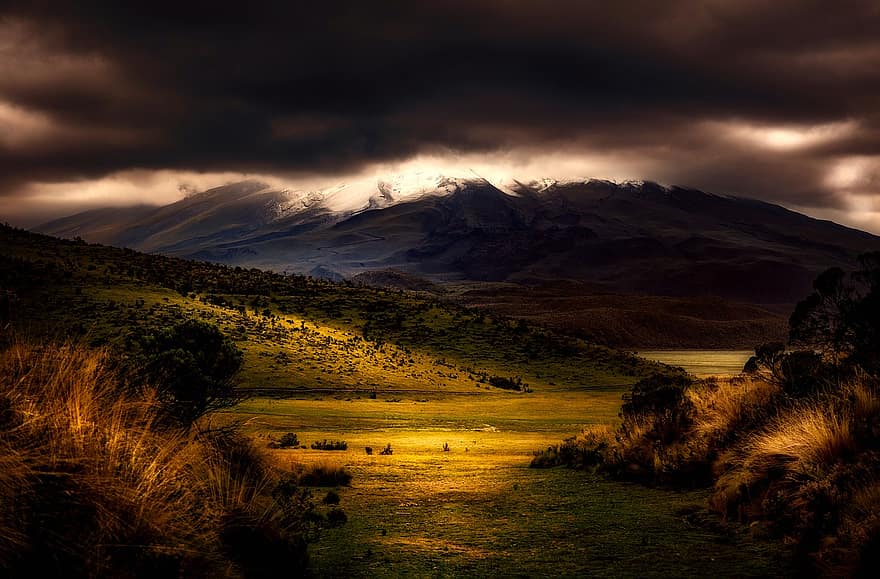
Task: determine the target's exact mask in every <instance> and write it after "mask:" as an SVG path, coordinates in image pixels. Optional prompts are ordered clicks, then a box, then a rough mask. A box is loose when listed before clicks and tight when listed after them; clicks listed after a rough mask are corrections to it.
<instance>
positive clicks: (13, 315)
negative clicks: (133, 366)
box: [0, 228, 790, 577]
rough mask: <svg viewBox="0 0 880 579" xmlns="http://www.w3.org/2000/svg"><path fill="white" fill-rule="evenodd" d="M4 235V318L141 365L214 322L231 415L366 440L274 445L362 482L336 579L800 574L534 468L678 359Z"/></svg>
mask: <svg viewBox="0 0 880 579" xmlns="http://www.w3.org/2000/svg"><path fill="white" fill-rule="evenodd" d="M0 241H2V242H3V249H4V251H3V253H2V254H0V289H2V290H4V291H3V292H2V293H0V297H2V298H3V299H4V300H5V302H4V303H2V304H0V306H2V308H0V314H2V318H0V322H3V323H8V324H10V326H12V327H13V328H15V329H16V331H18V332H20V333H21V334H23V335H27V336H31V337H37V338H40V337H46V336H48V337H51V338H55V339H59V340H74V341H80V342H85V343H86V344H89V345H91V346H102V347H107V348H109V349H110V350H111V351H113V352H115V354H116V356H117V357H118V359H119V360H121V361H125V360H126V358H127V356H129V355H132V353H134V354H136V353H137V347H138V346H137V344H138V341H139V340H140V339H141V338H142V337H143V336H146V335H149V334H150V333H151V332H155V331H157V330H161V329H162V328H168V327H171V326H174V325H175V324H178V323H180V322H182V321H185V320H191V319H197V320H202V321H205V322H208V323H210V324H212V325H215V326H216V327H217V328H219V329H220V330H221V331H222V332H223V333H224V334H225V335H226V336H228V337H229V338H230V339H231V340H233V341H234V342H235V344H236V346H237V347H238V348H240V349H241V351H242V352H243V354H244V365H243V367H242V370H241V373H240V375H239V381H240V389H241V390H240V391H241V393H242V394H243V395H245V396H247V397H249V399H248V400H246V401H244V402H242V403H241V404H239V405H238V406H236V407H234V408H232V409H230V410H227V411H224V412H222V413H220V414H216V415H214V416H213V417H211V420H212V421H213V422H215V423H237V424H239V425H240V427H241V429H242V430H243V431H244V432H245V433H246V434H247V435H249V436H251V437H252V438H253V439H254V440H256V441H257V443H258V444H259V445H260V446H263V447H264V448H268V446H269V443H270V442H271V441H273V440H276V439H278V438H279V437H280V436H281V435H283V434H285V433H291V432H292V433H296V434H297V435H298V437H299V439H300V441H302V442H303V443H306V444H307V445H310V444H311V443H313V442H316V441H321V440H324V439H327V440H344V441H346V442H347V444H348V448H347V450H344V451H320V450H312V449H311V448H306V449H290V450H281V449H274V450H267V451H268V452H269V453H270V454H271V455H272V456H273V457H274V458H275V459H276V460H277V462H278V464H279V465H280V466H282V467H283V468H285V469H294V468H297V467H300V466H304V465H305V466H307V465H310V464H315V463H318V462H321V461H330V462H331V463H334V464H338V465H340V466H344V467H345V468H346V469H348V470H349V471H350V472H351V473H352V475H353V481H352V484H351V487H346V488H342V489H339V491H338V492H339V494H340V495H341V506H342V508H343V509H344V510H345V512H346V513H347V514H348V522H347V524H345V525H344V526H341V527H338V528H331V529H326V530H325V531H324V533H323V536H322V538H321V540H320V541H318V542H317V543H315V544H314V545H312V547H311V549H310V552H311V558H312V566H313V570H314V572H315V573H316V574H317V575H318V576H492V575H497V576H517V575H519V576H535V575H547V574H553V575H560V576H573V575H580V576H583V575H609V576H640V577H644V576H650V575H654V576H670V575H684V574H696V575H716V576H732V575H735V576H768V575H773V576H779V575H786V574H789V571H790V569H789V568H788V567H786V564H785V563H781V562H780V557H783V556H784V549H783V547H782V546H781V545H778V544H773V543H769V542H764V541H762V540H758V539H755V538H752V537H751V536H750V535H749V534H748V532H746V531H745V530H743V529H741V528H737V527H732V526H726V525H721V524H720V523H718V521H717V520H715V519H713V518H712V517H710V516H709V515H708V514H707V513H706V510H705V504H706V495H705V493H702V492H688V493H681V492H670V491H667V490H659V489H650V488H646V487H642V486H635V485H627V484H624V483H619V482H610V481H607V480H604V479H601V478H599V477H597V476H594V475H590V474H586V473H580V472H573V471H568V470H565V469H550V470H537V469H530V468H528V465H529V462H530V459H531V457H532V455H533V453H534V452H535V451H537V450H541V449H543V448H546V447H547V446H548V445H551V444H555V443H558V442H559V441H560V440H561V439H563V438H566V437H568V436H571V435H573V434H575V433H577V432H578V431H579V430H580V429H581V428H582V427H583V426H584V425H586V424H591V423H609V422H614V421H616V420H617V414H618V409H619V405H620V396H621V394H622V393H623V392H625V391H626V390H627V389H628V388H629V386H631V385H632V384H633V383H634V382H635V381H636V380H638V379H639V378H640V377H644V376H646V375H648V374H650V373H652V372H658V371H660V372H662V371H664V366H662V365H661V364H658V363H656V362H648V361H645V360H642V359H639V358H636V357H634V356H632V355H631V354H628V353H625V352H618V351H615V350H612V349H609V348H607V347H604V346H600V345H597V344H594V343H591V342H589V341H586V340H583V339H580V338H576V337H572V336H569V335H566V334H562V333H558V332H556V331H554V330H551V329H548V328H544V327H541V326H536V325H533V324H529V323H526V322H523V321H518V320H514V319H510V318H505V317H503V316H499V315H495V314H493V313H491V312H485V311H481V310H472V309H468V308H465V307H461V306H460V305H456V304H452V303H447V302H443V301H441V300H439V299H437V298H436V297H427V296H420V295H415V294H409V293H401V292H397V291H389V290H378V289H370V288H363V287H357V286H353V285H346V284H332V283H328V282H324V281H320V280H314V279H309V278H303V277H296V276H282V275H277V274H273V273H270V272H262V271H258V270H242V269H239V268H228V267H222V266H217V265H212V264H206V263H195V262H186V261H183V260H177V259H172V258H167V257H161V256H151V255H145V254H139V253H136V252H133V251H128V250H120V249H114V248H107V247H102V246H96V245H87V244H84V243H79V242H64V241H60V240H55V239H52V238H48V237H44V236H37V235H32V234H28V233H26V232H21V231H16V230H11V229H9V228H3V229H2V230H0ZM389 444H390V445H391V448H392V450H393V454H391V455H380V454H379V451H380V450H381V449H383V448H385V447H386V445H389ZM447 444H448V447H449V450H448V451H444V450H443V448H444V445H447ZM366 447H371V448H373V449H374V452H373V454H372V455H368V454H367V452H366V451H365V449H366ZM326 493H327V489H315V490H314V494H315V498H317V499H318V500H320V499H322V498H323V497H324V495H325V494H326Z"/></svg>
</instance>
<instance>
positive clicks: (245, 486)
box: [0, 335, 320, 577]
mask: <svg viewBox="0 0 880 579" xmlns="http://www.w3.org/2000/svg"><path fill="white" fill-rule="evenodd" d="M0 337H4V338H8V335H5V336H0ZM7 342H8V340H7ZM109 362H110V359H109V357H108V353H107V352H106V351H105V350H91V349H86V348H83V347H79V346H75V345H71V344H52V343H48V344H44V345H35V344H33V343H26V342H22V341H18V340H13V341H12V342H11V343H5V344H3V347H2V350H0V569H2V570H3V571H4V573H5V574H8V575H11V576H65V577H70V576H126V577H129V576H131V577H134V576H142V577H152V576H163V577H167V576H206V577H210V576H237V575H245V576H263V575H268V574H270V573H274V572H276V571H277V569H285V570H288V571H295V570H296V569H299V570H300V571H302V570H303V569H304V568H305V565H306V562H307V551H306V544H307V542H308V541H309V540H311V539H313V538H314V536H315V533H316V532H317V530H318V526H319V521H320V516H318V515H317V513H316V512H315V509H314V505H312V503H311V501H310V500H309V495H308V492H307V491H305V490H303V489H302V488H300V487H299V486H297V485H296V484H295V481H292V480H291V478H290V477H289V476H284V475H283V474H281V473H279V472H277V471H276V470H275V469H274V468H273V467H272V466H271V465H270V464H269V463H268V462H267V460H266V459H265V458H264V457H263V456H262V455H261V453H260V452H258V451H257V450H256V449H255V447H253V446H252V445H251V444H250V443H249V442H248V441H247V440H246V439H244V438H243V437H241V436H239V435H237V434H235V433H234V432H231V431H204V430H201V429H199V428H185V427H181V426H174V425H173V424H172V423H169V421H168V420H167V419H166V418H167V416H166V409H165V408H163V405H162V403H161V400H160V396H159V395H158V393H157V391H156V390H154V389H149V388H144V389H139V391H138V392H136V393H135V392H132V391H131V390H130V389H127V388H125V387H124V385H122V384H120V383H119V382H118V379H117V377H116V373H115V372H114V371H113V370H112V369H111V367H110V366H111V365H110V363H109Z"/></svg>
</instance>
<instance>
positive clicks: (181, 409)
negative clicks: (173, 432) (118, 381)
mask: <svg viewBox="0 0 880 579" xmlns="http://www.w3.org/2000/svg"><path fill="white" fill-rule="evenodd" d="M140 346H141V351H140V356H139V359H138V362H139V363H138V364H136V365H137V367H138V368H139V371H140V374H141V376H142V381H143V382H146V383H148V384H151V385H153V386H155V387H156V388H158V390H159V394H160V397H161V399H162V401H163V402H164V404H165V406H166V409H167V411H168V413H169V415H170V416H171V417H173V418H174V419H176V420H177V421H179V422H180V423H181V424H183V425H185V426H189V425H191V424H192V423H193V422H195V421H196V420H197V419H198V418H199V417H200V416H202V415H204V414H205V413H206V412H209V411H211V410H215V409H218V408H224V407H228V406H231V405H233V404H235V403H236V402H237V401H238V400H239V398H238V396H236V393H235V377H236V375H237V374H238V371H239V370H240V369H241V365H242V361H243V359H244V357H243V354H242V352H241V350H239V349H238V347H237V346H236V345H235V344H234V343H233V342H232V341H231V340H230V339H229V338H227V337H226V336H225V335H223V333H222V332H221V331H220V330H219V329H218V328H217V327H216V326H213V325H211V324H207V323H205V322H201V321H198V320H188V321H186V322H183V323H181V324H178V325H176V326H174V327H172V328H165V329H163V330H160V331H158V332H156V333H153V334H150V335H147V336H144V337H143V338H142V339H141V340H140Z"/></svg>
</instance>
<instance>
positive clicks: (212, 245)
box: [39, 176, 880, 348]
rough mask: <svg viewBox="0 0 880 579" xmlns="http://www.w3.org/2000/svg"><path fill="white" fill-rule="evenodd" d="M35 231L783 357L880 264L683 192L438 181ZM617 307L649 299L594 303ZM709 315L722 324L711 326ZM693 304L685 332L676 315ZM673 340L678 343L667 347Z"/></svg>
mask: <svg viewBox="0 0 880 579" xmlns="http://www.w3.org/2000/svg"><path fill="white" fill-rule="evenodd" d="M39 229H40V230H41V231H43V232H45V233H49V234H52V235H58V236H63V237H68V238H72V237H82V238H83V239H85V240H87V241H96V242H101V243H105V244H111V245H116V246H124V247H131V248H135V249H138V250H142V251H149V252H157V253H162V254H166V255H173V256H178V257H184V258H190V259H199V260H207V261H211V262H216V263H224V264H228V265H239V266H243V267H259V268H262V269H270V270H273V271H278V272H298V273H303V274H307V275H312V276H315V277H324V278H327V279H336V280H339V279H342V278H354V279H357V281H358V282H359V283H367V284H374V285H377V286H380V287H382V286H386V287H387V286H389V285H390V286H392V287H404V288H407V289H414V288H415V286H419V285H421V286H423V287H432V286H431V284H439V285H440V286H446V287H447V288H449V287H456V288H458V290H460V291H458V292H457V293H458V294H459V295H460V297H461V300H460V303H463V304H465V305H479V306H486V305H487V300H485V299H483V297H482V296H481V295H480V294H481V293H484V290H485V289H486V288H487V287H491V291H492V292H493V294H494V295H496V296H497V297H498V299H497V300H496V301H497V302H498V304H499V306H500V307H499V308H498V309H496V310H493V311H499V312H502V313H504V314H506V315H514V316H519V315H521V310H520V309H519V308H517V307H514V308H510V307H506V306H505V305H504V303H506V302H512V303H516V302H517V301H518V300H519V297H520V296H521V295H522V294H523V293H524V292H526V293H527V292H528V291H531V289H532V288H536V287H537V288H539V289H540V294H541V297H542V299H543V300H544V301H542V302H540V304H539V308H538V309H539V310H541V309H545V310H546V309H548V308H550V309H552V310H553V311H552V312H544V314H546V315H544V314H541V315H539V314H538V313H537V312H535V311H531V312H530V314H529V315H530V319H532V320H534V321H540V322H541V323H546V324H548V325H549V326H551V327H554V328H556V329H558V330H564V331H574V332H576V333H578V334H579V335H584V336H591V337H593V338H594V339H597V340H601V341H604V342H605V343H607V344H611V345H616V346H623V347H657V346H664V347H671V346H676V345H679V346H682V347H702V348H706V347H743V346H750V345H752V344H753V343H754V342H760V341H767V340H776V339H780V338H781V337H783V335H784V332H783V330H782V327H783V325H784V316H785V313H787V312H788V311H790V309H791V306H792V305H793V303H794V302H795V301H796V300H797V299H798V298H799V297H801V296H802V295H804V294H805V293H807V292H808V291H809V289H810V284H811V282H812V280H813V278H814V277H815V276H816V274H817V273H819V272H820V271H823V270H824V269H827V268H828V267H832V266H840V267H844V268H846V267H851V266H852V265H853V264H854V259H855V257H856V256H857V255H858V254H860V253H863V252H865V251H869V250H872V249H876V248H877V247H880V239H878V238H877V237H876V236H873V235H870V234H868V233H865V232H862V231H857V230H854V229H850V228H847V227H843V226H840V225H837V224H835V223H831V222H828V221H821V220H817V219H813V218H810V217H807V216H805V215H802V214H799V213H796V212H793V211H789V210H787V209H784V208H782V207H780V206H778V205H772V204H769V203H764V202H760V201H756V200H751V199H744V198H736V197H730V196H721V195H714V194H711V193H705V192H702V191H697V190H692V189H686V188H680V187H672V188H666V187H661V186H659V185H656V184H653V183H623V184H618V183H611V182H606V181H585V182H555V181H544V182H535V183H519V182H512V183H507V184H500V183H499V184H493V183H490V182H489V181H486V180H484V179H481V178H474V177H471V178H468V179H449V178H444V177H439V176H438V177H435V178H434V180H430V179H429V180H428V181H424V180H423V181H422V182H419V183H417V184H412V183H409V184H408V183H406V182H401V183H388V182H384V181H380V182H379V183H373V184H369V183H358V184H356V186H355V185H352V186H344V185H343V186H338V187H336V188H331V189H327V190H320V191H312V192H301V191H300V192H292V191H289V190H275V189H273V188H271V187H268V186H266V185H264V184H261V183H256V182H250V181H248V182H243V183H238V184H233V185H228V186H224V187H219V188H216V189H212V190H209V191H205V192H203V193H199V194H196V195H192V196H189V197H187V198H186V199H183V200H181V201H179V202H177V203H174V204H172V205H168V206H165V207H158V208H144V207H139V208H132V209H113V210H109V209H108V210H96V211H90V212H85V213H82V214H79V215H74V216H71V217H68V218H65V219H61V220H57V221H54V222H52V223H48V224H45V225H44V226H42V227H40V228H39ZM389 271H390V272H394V273H393V274H391V277H393V278H394V279H391V278H389V275H388V274H387V273H384V272H389ZM377 272H378V273H377ZM403 275H406V276H408V277H407V279H406V280H404V279H403V278H402V277H401V276H403ZM420 280H421V281H420ZM487 284H492V285H487ZM555 288H558V289H555ZM572 288H576V291H575V292H573V291H572ZM470 290H475V291H470ZM614 295H622V296H640V298H639V299H638V300H632V299H629V298H626V299H623V300H618V299H615V298H607V299H606V298H602V297H601V296H614ZM587 296H591V297H589V298H588V297H587ZM652 296H653V297H652ZM471 298H475V299H473V300H471ZM654 298H658V299H654ZM669 298H672V299H669ZM713 299H715V300H716V301H715V302H712V300H713ZM707 300H709V302H711V303H715V304H720V307H717V308H716V307H713V308H711V310H712V313H711V314H710V315H703V314H701V312H702V311H704V310H706V308H705V303H707ZM718 300H723V302H721V301H718ZM489 301H492V300H489ZM640 303H642V304H644V305H645V306H646V307H645V308H641V307H640V306H638V305H637V304H640ZM550 304H552V305H550ZM683 304H686V305H687V307H688V309H690V310H691V313H689V314H687V315H685V316H682V315H680V312H678V313H676V310H677V309H678V310H680V309H681V306H682V305H683ZM622 305H623V306H625V307H623V306H622ZM493 307H494V306H493ZM490 309H491V307H490ZM725 312H726V313H728V314H729V315H723V313H725ZM557 318H562V319H564V323H559V320H558V319H557ZM622 329H623V330H622ZM673 329H674V330H675V332H674V333H675V334H676V342H675V343H661V342H663V341H664V339H665V338H666V337H667V336H668V335H669V334H670V333H671V332H672V330H673ZM746 342H749V343H746Z"/></svg>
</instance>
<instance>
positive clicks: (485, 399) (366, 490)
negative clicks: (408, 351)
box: [216, 389, 792, 577]
mask: <svg viewBox="0 0 880 579" xmlns="http://www.w3.org/2000/svg"><path fill="white" fill-rule="evenodd" d="M620 393H621V392H620V390H615V389H609V390H601V391H580V392H577V391H575V392H550V393H532V394H528V395H525V394H508V393H480V394H477V395H464V394H460V395H459V394H453V395H442V396H430V397H425V398H419V399H412V398H409V397H402V398H395V399H391V400H383V399H375V400H371V399H369V398H366V397H362V398H357V397H354V398H353V397H348V396H345V397H343V396H335V397H334V396H326V397H324V398H313V397H308V398H303V399H298V400H290V399H254V400H250V401H248V402H245V403H243V404H241V405H240V406H238V407H237V408H235V409H234V410H233V411H230V412H229V413H225V414H224V415H223V417H219V416H218V417H217V418H216V419H218V420H220V419H222V418H226V419H234V420H237V421H239V422H240V423H241V424H242V426H243V430H244V432H246V433H248V434H250V435H251V436H253V437H254V438H255V439H256V440H258V441H260V442H261V443H262V444H268V442H269V441H270V440H277V439H278V438H280V436H282V435H283V434H285V433H288V432H295V433H297V435H298V437H299V440H300V441H301V442H302V443H303V444H304V445H305V446H306V447H308V446H309V445H310V443H311V442H312V441H319V440H324V439H328V440H345V441H346V442H347V443H348V448H347V450H345V451H321V450H312V449H311V448H299V449H276V450H271V451H270V452H271V453H272V455H273V458H274V459H275V460H277V461H279V463H281V464H287V465H291V466H293V465H312V464H323V463H330V464H331V465H335V466H342V467H344V468H345V469H346V470H348V471H349V472H350V473H351V474H352V475H353V479H352V482H351V485H350V487H341V488H337V489H336V490H337V491H338V493H339V494H340V496H341V507H342V508H344V510H345V512H346V513H347V514H348V516H349V521H348V523H347V524H346V525H344V526H342V527H339V528H334V529H330V530H327V531H325V532H324V533H323V534H322V537H321V539H320V541H318V542H317V543H316V544H314V545H313V546H312V548H311V550H310V553H311V557H312V569H313V572H314V573H315V574H316V576H319V577H334V576H336V577H341V576H355V577H358V576H360V577H404V576H414V577H432V576H433V577H460V576H473V577H484V576H521V577H528V576H543V575H547V574H548V573H550V572H551V570H552V573H553V574H554V575H558V576H563V577H565V576H592V575H603V576H618V577H620V576H626V577H669V576H682V575H696V576H708V575H715V576H719V577H728V576H739V577H743V576H784V575H788V574H791V573H792V568H791V567H790V564H789V563H788V562H787V559H786V558H785V557H786V551H785V549H784V548H783V547H782V546H781V545H778V544H774V543H770V542H767V541H764V540H760V539H755V538H753V537H751V536H750V535H749V534H748V532H747V531H746V530H745V528H742V527H737V526H735V525H734V526H725V525H722V524H721V523H720V521H719V520H718V519H717V518H714V517H712V516H709V515H708V514H707V513H706V512H705V504H706V497H707V494H706V492H704V491H696V492H670V491H667V490H659V489H651V488H647V487H643V486H640V485H635V484H627V483H621V482H614V481H609V480H607V479H603V478H602V477H600V476H598V475H593V474H589V473H584V472H577V471H571V470H567V469H547V470H539V469H532V468H529V462H530V460H531V459H532V456H533V453H534V451H535V449H540V448H545V447H546V446H547V445H548V444H552V443H554V442H557V441H558V440H559V439H560V438H564V437H567V436H569V435H570V434H571V433H572V432H575V431H577V430H578V429H579V428H581V427H582V426H584V424H585V423H589V422H593V423H596V424H603V423H610V422H612V421H615V420H616V419H617V412H618V409H619V406H620ZM387 444H390V445H391V447H392V449H393V454H392V455H386V456H383V455H379V454H378V452H379V450H380V449H382V448H384V447H385V446H386V445H387ZM444 444H448V446H449V450H448V451H444V450H443V447H444ZM366 447H371V448H373V449H374V453H373V454H372V455H367V454H366V452H365V448H366ZM328 490H329V489H315V491H314V492H315V496H317V497H318V498H321V497H322V496H323V495H324V493H326V492H328Z"/></svg>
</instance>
